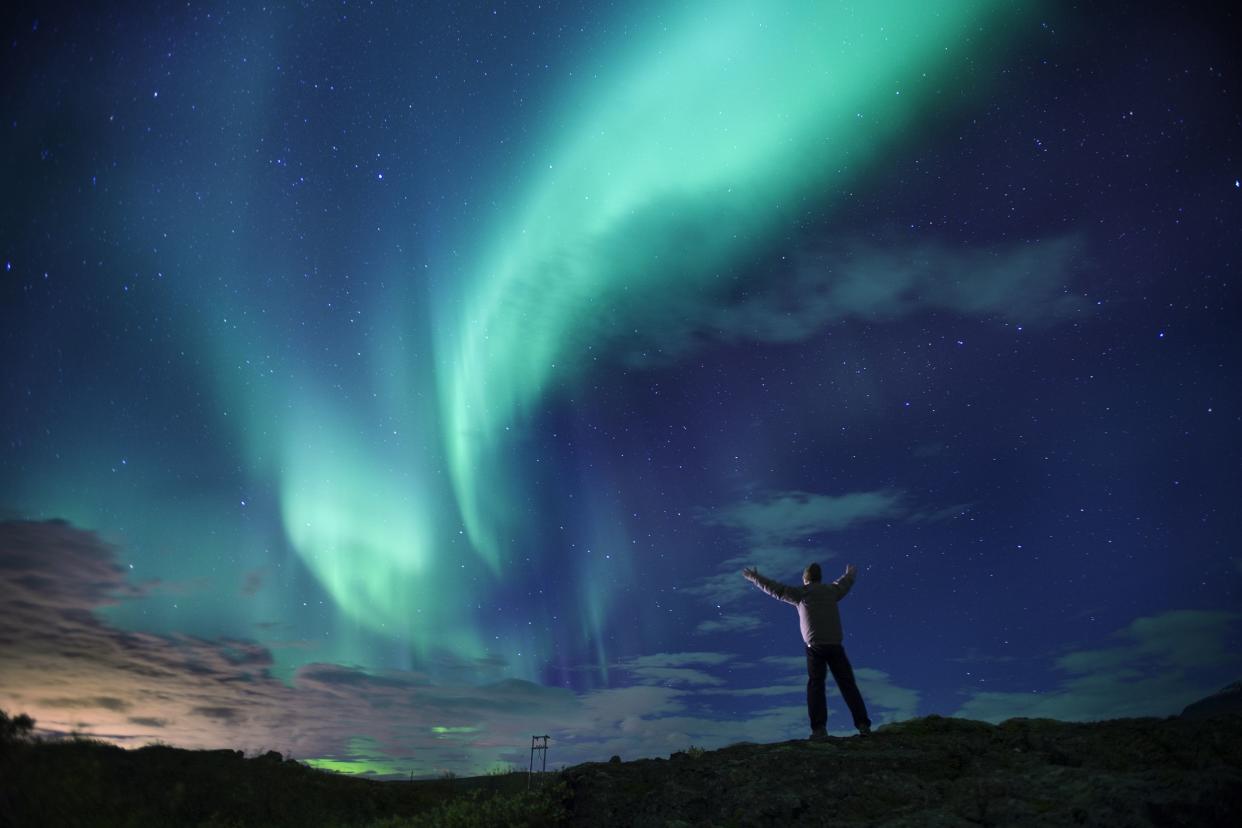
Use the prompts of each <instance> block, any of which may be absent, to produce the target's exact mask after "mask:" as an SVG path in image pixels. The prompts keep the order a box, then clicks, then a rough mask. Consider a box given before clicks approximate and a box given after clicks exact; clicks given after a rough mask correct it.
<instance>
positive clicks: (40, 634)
mask: <svg viewBox="0 0 1242 828" xmlns="http://www.w3.org/2000/svg"><path fill="white" fill-rule="evenodd" d="M127 594H128V595H134V594H140V593H139V592H138V591H134V590H129V589H127V587H126V585H125V582H124V574H123V573H122V571H121V570H120V568H119V567H117V566H116V565H115V563H114V561H113V558H112V550H111V549H110V548H109V547H108V546H106V545H105V544H103V543H101V542H100V541H99V539H98V538H97V537H96V536H94V535H93V534H91V533H89V532H83V531H80V530H77V529H74V528H72V527H70V526H68V525H67V524H36V523H21V524H15V523H5V524H0V596H3V598H4V600H3V601H0V622H2V623H0V708H4V709H6V710H9V711H11V712H14V711H21V712H27V713H29V714H31V715H32V716H33V717H34V718H35V719H36V720H37V722H38V726H39V728H40V729H41V732H44V733H66V732H69V731H72V730H78V731H81V732H83V733H85V734H87V735H91V736H95V737H99V738H106V739H109V740H110V741H113V742H115V743H118V744H128V745H134V744H142V743H145V742H148V741H151V740H156V739H158V740H159V741H161V742H164V743H168V744H173V745H178V746H182V747H187V748H231V749H239V750H244V751H246V752H250V753H261V752H264V751H267V750H279V751H280V752H282V753H284V754H286V755H290V756H293V757H296V758H300V759H304V760H308V761H309V760H314V761H315V762H316V763H317V764H319V765H321V766H325V767H332V768H335V769H338V770H348V771H350V772H365V773H372V774H379V773H399V774H402V775H405V774H409V773H411V772H412V773H414V774H416V775H437V774H439V773H442V772H443V771H445V770H452V771H454V772H455V773H458V774H472V773H481V772H483V771H485V770H486V769H488V768H490V767H494V766H496V765H497V764H503V763H506V762H508V763H513V764H519V765H521V764H524V763H525V761H526V759H527V755H526V754H527V751H528V749H529V744H530V734H531V733H533V732H540V733H548V734H550V735H551V736H552V738H553V746H554V747H553V754H552V759H551V763H552V764H572V763H577V762H582V761H589V760H601V759H606V758H607V757H608V756H610V755H612V754H614V753H616V754H621V755H623V756H626V757H627V758H636V757H641V756H652V755H667V754H668V753H671V752H673V751H675V750H684V749H685V748H686V747H687V746H689V745H691V744H695V745H699V746H702V747H720V746H723V745H726V744H730V743H732V742H737V741H773V740H777V739H785V738H795V737H798V736H803V735H805V709H804V706H803V705H802V703H801V701H800V700H797V699H796V697H795V699H794V701H795V703H792V704H777V705H775V706H767V705H765V702H766V700H768V699H774V700H776V699H779V697H781V696H784V695H785V693H783V692H774V691H773V690H772V689H770V688H768V687H759V688H754V690H753V692H751V693H749V694H747V695H738V696H733V697H730V696H725V695H720V694H715V693H713V692H711V691H715V690H721V689H725V686H724V685H725V682H724V679H723V678H721V677H720V676H719V675H716V674H715V671H717V670H720V669H733V667H734V664H735V662H736V656H735V655H734V654H731V653H728V652H720V651H706V650H705V651H698V652H673V653H653V654H645V655H638V656H635V657H632V658H629V659H626V660H623V661H622V662H620V663H619V664H618V665H617V666H618V667H619V668H621V670H622V671H623V673H622V674H623V675H628V676H630V677H632V679H633V680H634V684H632V685H630V686H621V687H610V688H604V689H600V690H595V691H591V692H585V693H575V692H572V691H570V690H568V689H565V688H560V687H548V686H544V685H540V684H536V683H533V682H529V681H521V680H517V679H513V678H501V679H499V680H496V681H492V682H489V683H484V684H470V683H466V682H464V681H460V682H459V681H450V682H441V683H433V682H431V681H430V680H428V678H427V677H426V676H424V675H421V674H419V673H415V672H411V671H403V670H391V671H377V672H373V671H367V670H363V669H361V668H358V667H354V666H349V665H342V664H323V663H311V664H306V665H303V666H302V667H301V668H299V669H298V670H297V671H296V672H295V673H294V674H293V676H292V677H291V679H290V680H289V681H288V682H284V681H280V680H278V679H276V678H275V677H273V676H272V675H271V672H270V670H271V666H272V656H271V652H270V651H269V650H268V649H267V648H265V647H263V646H262V645H259V644H257V643H255V642H250V641H239V640H234V639H204V638H198V637H192V636H179V635H174V636H161V635H152V634H148V633H142V632H133V631H126V630H120V629H117V628H114V627H112V626H110V625H109V624H108V623H107V622H105V621H103V620H101V619H100V618H99V617H98V616H97V615H96V614H95V612H94V610H95V609H97V608H99V607H101V606H104V605H106V604H108V603H110V602H114V601H117V600H122V597H123V596H125V595H127ZM118 596H122V597H118ZM449 666H452V665H449ZM458 666H460V667H461V668H462V671H463V674H464V672H465V671H466V668H467V667H477V666H480V665H479V664H476V663H475V662H474V661H468V662H462V664H460V665H458ZM482 666H483V667H486V668H489V669H492V668H494V669H495V670H497V671H499V670H500V669H501V667H502V666H503V665H502V664H501V662H499V661H497V660H496V659H490V660H486V661H485V662H484V663H482ZM786 683H787V682H786ZM725 699H730V702H729V706H727V707H722V708H721V707H717V706H716V705H717V703H720V702H723V701H724V700H725ZM739 699H740V700H742V701H743V703H744V704H745V705H747V709H746V710H745V712H744V713H743V714H740V713H739V709H738V708H737V706H736V705H737V704H738V701H737V700H739Z"/></svg>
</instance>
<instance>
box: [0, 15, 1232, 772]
mask: <svg viewBox="0 0 1242 828" xmlns="http://www.w3.org/2000/svg"><path fill="white" fill-rule="evenodd" d="M1235 18H1236V15H1234V14H1233V13H1231V12H1228V11H1219V10H1215V11H1209V10H1207V8H1206V6H1205V7H1204V8H1195V7H1188V8H1178V9H1172V10H1171V9H1166V8H1160V9H1154V10H1153V9H1143V10H1139V11H1136V10H1135V8H1134V6H1133V5H1132V4H1103V5H1101V4H1091V5H1090V6H1089V7H1082V8H1080V7H1077V6H1075V5H1073V4H1069V3H1001V4H990V3H975V2H961V3H953V4H944V5H943V8H940V9H939V10H938V11H936V12H934V13H933V12H930V11H928V10H926V9H920V4H917V3H911V4H908V5H903V4H894V5H893V6H892V7H891V8H890V7H885V8H883V9H879V10H876V11H868V12H866V13H861V12H856V11H850V10H849V9H847V8H845V7H842V8H838V7H837V6H835V5H833V4H818V3H808V4H793V5H790V6H789V7H788V8H784V7H780V8H777V9H776V10H771V9H764V10H761V9H759V8H758V7H750V6H747V5H746V4H743V3H729V4H689V5H686V6H685V7H680V6H679V7H677V8H676V9H674V10H672V11H670V10H669V9H668V8H667V7H665V6H664V5H662V4H648V5H643V4H638V5H633V6H632V5H628V4H616V5H612V6H609V7H607V8H605V7H603V6H600V5H598V4H583V5H574V4H561V3H542V4H538V5H526V4H482V5H473V4H463V6H462V7H450V8H415V9H410V8H394V7H389V6H383V5H379V6H377V5H355V4H349V3H343V4H313V3H312V4H306V5H304V6H299V7H297V8H296V9H273V8H264V7H261V6H257V5H247V4H205V5H202V6H198V5H163V6H161V5H159V4H152V5H151V6H150V7H149V8H148V9H147V10H145V11H141V12H135V11H116V10H81V9H68V8H56V7H53V6H48V5H46V4H40V5H39V7H38V8H37V9H29V8H26V9H23V8H19V9H18V10H16V11H15V12H13V13H11V14H10V15H9V17H8V19H7V21H6V24H5V26H6V28H5V33H4V35H5V36H4V41H3V42H4V49H5V54H4V58H3V60H4V69H3V78H4V81H3V83H4V98H3V109H4V112H3V115H4V117H3V127H4V130H3V141H4V145H3V149H4V157H5V158H6V159H7V161H6V163H5V165H4V167H3V190H4V192H5V193H6V195H7V196H8V197H7V198H5V199H4V200H3V203H2V205H0V261H2V265H0V266H2V267H3V268H4V269H3V272H0V291H2V292H0V302H2V305H0V307H2V313H3V326H2V328H0V343H2V347H3V349H4V353H3V365H4V368H3V372H2V373H0V379H2V382H3V389H4V390H3V393H4V398H5V405H4V406H3V409H0V412H2V413H0V421H2V422H3V428H4V436H5V439H4V442H3V444H0V452H2V454H0V511H2V516H3V517H4V518H6V519H8V520H10V522H9V523H7V524H5V527H4V537H5V539H4V545H3V546H0V564H2V566H0V576H3V577H2V580H3V583H4V587H3V588H4V590H5V592H4V595H5V596H6V603H5V604H4V606H5V609H3V610H0V618H3V619H4V621H5V623H4V628H7V631H4V632H0V665H2V666H3V667H4V669H3V670H0V676H2V677H0V706H3V707H4V708H5V709H8V710H12V711H19V710H24V711H27V712H30V713H31V714H32V715H34V716H35V717H36V719H38V720H39V721H40V722H41V724H43V725H44V726H45V727H47V728H48V729H49V730H61V731H67V730H70V729H73V728H75V727H76V728H78V729H82V730H88V731H90V732H92V733H96V734H99V735H101V736H104V737H108V738H113V739H116V740H117V741H120V742H123V743H136V744H141V743H143V742H144V741H149V740H154V739H163V740H165V741H169V742H172V743H177V744H185V745H189V746H206V745H214V746H223V745H228V746H242V747H253V748H256V749H257V748H258V747H261V746H266V747H286V748H289V749H292V750H294V751H295V753H296V754H297V755H299V756H304V757H307V758H317V759H321V760H322V763H323V764H324V765H325V766H331V767H337V768H340V769H348V770H353V771H356V772H365V771H371V772H379V773H383V772H389V771H393V772H402V773H406V772H409V771H410V770H414V771H415V772H417V773H433V772H436V771H438V770H443V769H454V770H455V771H457V772H469V771H478V770H481V769H483V768H485V767H488V766H491V765H493V764H495V763H497V762H504V761H516V760H517V759H520V754H521V752H522V750H523V746H524V745H525V739H526V738H527V736H528V735H529V733H533V732H536V731H538V732H540V733H543V732H548V733H552V734H553V735H554V738H555V739H556V740H557V742H558V744H559V746H560V747H559V749H557V750H558V751H559V753H560V759H561V760H563V761H577V760H581V759H600V758H607V756H608V755H610V754H611V753H617V752H620V753H622V754H623V755H625V756H627V757H630V756H635V755H649V754H659V753H667V752H669V751H671V750H676V749H682V748H684V747H685V746H686V745H687V744H691V743H693V744H697V745H709V746H710V745H714V744H724V743H727V742H730V741H736V740H738V739H752V740H775V739H782V738H792V737H795V736H799V735H802V734H803V731H804V730H805V724H804V721H805V711H804V708H803V705H802V698H801V694H802V692H803V690H802V682H803V681H804V679H803V678H802V677H801V676H800V673H801V671H802V646H801V643H800V641H799V638H798V628H797V620H796V618H795V617H794V613H793V612H792V611H791V610H790V609H789V608H788V607H785V606H783V605H780V604H778V603H777V602H774V601H771V600H770V599H767V598H766V597H765V596H763V595H762V594H761V593H759V592H758V591H757V590H754V589H753V588H752V587H750V586H749V585H748V584H747V583H746V582H745V581H743V580H742V578H741V576H740V571H741V569H742V567H743V566H747V565H756V566H758V567H759V569H760V570H761V571H762V572H764V573H765V574H766V575H769V576H771V577H775V578H778V579H782V580H785V581H787V582H793V581H796V580H797V578H798V577H799V575H800V572H801V569H802V567H803V566H804V565H805V564H806V563H807V562H810V561H812V560H818V561H820V562H822V563H823V565H824V567H825V570H826V573H827V574H829V575H831V576H833V577H835V575H836V573H837V572H839V571H840V570H841V569H843V568H844V566H845V564H846V563H847V562H852V563H856V564H857V565H858V566H859V568H860V577H859V581H858V584H857V586H856V587H855V590H854V591H853V593H852V594H851V595H850V596H849V597H848V598H847V599H846V602H845V603H843V604H842V612H843V616H844V622H845V627H846V635H847V639H846V645H847V648H848V650H849V652H850V654H851V657H852V659H853V661H854V664H855V666H856V668H858V669H859V676H860V685H861V687H862V690H863V694H864V696H865V697H866V698H867V700H868V703H869V704H870V705H871V707H872V709H873V718H875V719H876V720H877V721H879V722H883V721H890V720H893V719H897V718H904V717H909V716H913V715H924V714H928V713H941V714H946V715H947V714H954V713H958V714H961V715H967V716H973V717H976V718H987V719H993V720H997V719H1002V718H1006V717H1009V716H1014V715H1046V716H1055V717H1060V718H1070V719H1075V718H1101V717H1109V716H1120V715H1164V714H1168V713H1173V712H1176V711H1177V710H1179V709H1180V707H1181V706H1183V705H1184V704H1186V703H1188V702H1190V701H1193V700H1194V699H1196V698H1198V697H1200V696H1202V695H1204V694H1206V693H1208V692H1211V691H1213V690H1215V689H1217V688H1218V687H1219V686H1221V685H1223V684H1225V683H1228V682H1229V681H1232V680H1235V679H1236V678H1237V674H1238V670H1239V658H1238V655H1237V653H1238V652H1239V651H1240V647H1239V643H1240V642H1239V631H1240V629H1242V625H1240V624H1239V619H1240V616H1239V597H1238V596H1239V587H1240V586H1242V551H1240V550H1239V545H1238V544H1239V537H1240V536H1242V520H1240V518H1239V515H1238V511H1237V509H1236V506H1235V501H1236V500H1237V495H1238V493H1239V487H1238V483H1237V472H1236V469H1237V468H1238V467H1239V461H1240V460H1242V457H1240V454H1242V451H1240V444H1239V439H1238V436H1237V435H1238V433H1239V422H1240V419H1242V417H1240V415H1239V410H1240V404H1242V391H1240V389H1239V383H1238V382H1237V376H1238V368H1237V366H1238V358H1239V356H1240V350H1242V345H1240V344H1239V338H1238V336H1237V332H1238V327H1239V325H1238V323H1239V290H1238V287H1237V285H1236V278H1237V276H1236V274H1235V272H1234V270H1235V267H1236V262H1237V258H1238V253H1239V242H1238V232H1237V230H1238V228H1239V226H1242V222H1240V221H1239V219H1240V218H1242V208H1240V205H1242V201H1240V199H1242V185H1240V184H1239V177H1240V176H1242V162H1240V161H1239V158H1238V147H1240V146H1242V140H1240V139H1242V123H1240V122H1239V112H1242V107H1240V106H1239V103H1240V101H1239V91H1238V82H1239V68H1240V67H1239V62H1238V60H1237V58H1236V56H1234V55H1233V54H1232V51H1231V49H1230V48H1229V45H1230V37H1231V33H1232V32H1235V31H1237V28H1238V26H1237V21H1236V19H1235ZM53 519H55V520H59V521H63V523H54V524H51V523H42V521H48V520H53ZM84 654H90V655H89V656H87V655H84ZM238 688H244V689H245V692H240V691H239V690H238ZM838 702H839V700H838V699H836V698H835V697H833V699H832V700H831V701H830V705H831V706H832V719H831V720H830V727H831V728H833V729H837V728H838V727H843V725H839V724H838V723H840V722H844V721H845V719H844V718H842V717H843V716H844V715H845V711H844V709H843V707H842V706H841V705H839V704H838ZM290 711H295V712H290ZM282 739H283V740H286V741H284V742H282V741H280V740H282ZM252 743H253V744H252Z"/></svg>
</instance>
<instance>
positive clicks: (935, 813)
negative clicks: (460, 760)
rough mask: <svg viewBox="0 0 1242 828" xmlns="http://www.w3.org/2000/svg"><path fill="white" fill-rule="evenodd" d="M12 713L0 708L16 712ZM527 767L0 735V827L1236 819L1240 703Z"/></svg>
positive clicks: (1227, 822)
mask: <svg viewBox="0 0 1242 828" xmlns="http://www.w3.org/2000/svg"><path fill="white" fill-rule="evenodd" d="M13 721H16V720H10V719H7V717H6V719H5V722H8V723H11V722H13ZM526 784H527V782H526V777H525V774H509V775H504V776H490V777H475V778H471V779H440V780H428V781H421V782H417V781H416V782H378V781H372V780H365V779H357V778H350V777H345V776H340V775H336V774H331V773H326V772H322V771H316V770H314V769H312V768H309V767H306V766H304V765H301V764H299V763H297V762H293V761H288V760H282V758H281V757H280V756H279V755H278V754H268V755H266V756H261V757H255V758H249V759H247V758H243V757H242V756H241V754H240V753H237V752H235V751H187V750H179V749H175V748H169V747H158V746H157V747H147V748H142V749H140V750H132V751H126V750H122V749H120V748H116V747H113V746H110V745H106V744H102V743H99V742H93V741H89V740H66V741H58V742H40V741H37V740H32V739H30V738H29V736H28V735H25V736H23V735H22V734H21V733H16V735H15V731H14V729H13V728H12V727H9V728H8V736H7V737H6V738H4V739H3V740H0V826H6V828H7V826H46V825H56V826H77V825H81V826H130V825H132V826H162V825H169V826H172V825H176V826H193V825H210V826H286V825H287V826H321V825H322V826H344V825H359V826H376V827H377V828H378V826H386V828H397V826H413V825H449V826H454V825H461V826H468V825H506V826H511V825H530V826H541V825H552V824H569V825H584V826H586V825H590V826H614V825H615V826H622V825H624V826H631V825H633V826H657V825H658V826H667V825H672V826H686V825H858V826H862V825H887V826H916V825H917V826H924V825H931V826H988V825H996V826H1001V825H1047V826H1054V825H1055V826H1074V825H1083V826H1143V825H1155V826H1214V825H1220V826H1238V825H1242V716H1240V715H1236V714H1225V715H1220V716H1212V717H1203V718H1191V717H1173V718H1168V719H1121V720H1114V721H1106V722H1095V723H1083V724H1073V723H1066V722H1058V721H1051V720H1039V719H1011V720H1010V721H1007V722H1004V723H1003V724H1000V725H990V724H985V723H983V722H976V721H970V720H966V719H947V718H941V717H938V716H930V717H927V718H922V719H914V720H911V721H908V722H903V723H900V724H895V725H888V726H886V727H883V728H881V729H880V730H878V731H876V732H875V733H874V734H873V735H871V736H869V737H850V738H831V739H829V740H827V741H825V742H817V743H812V742H806V741H793V742H781V743H777V744H765V745H756V744H739V745H733V746H730V747H727V748H723V749H721V750H716V751H701V750H698V749H694V748H690V749H688V750H686V751H685V752H679V753H675V754H673V755H672V756H671V757H670V758H669V759H640V760H637V761H633V762H620V761H615V762H602V763H588V764H583V765H578V766H575V767H572V768H569V769H568V770H565V771H563V772H562V773H560V774H557V775H552V774H549V778H547V779H545V780H544V782H543V784H542V785H538V786H536V788H535V790H534V791H532V792H527V791H526Z"/></svg>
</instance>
